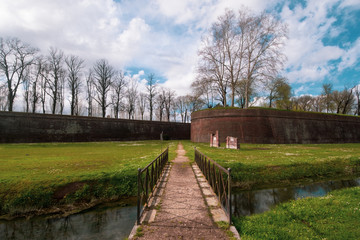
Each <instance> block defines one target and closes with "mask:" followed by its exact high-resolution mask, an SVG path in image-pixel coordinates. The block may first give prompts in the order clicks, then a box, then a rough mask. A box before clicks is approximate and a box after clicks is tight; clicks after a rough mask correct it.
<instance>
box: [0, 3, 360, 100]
mask: <svg viewBox="0 0 360 240" xmlns="http://www.w3.org/2000/svg"><path fill="white" fill-rule="evenodd" d="M242 6H247V7H248V8H250V9H252V10H253V11H255V12H261V11H264V10H265V11H267V12H271V13H273V14H275V15H276V16H278V17H279V18H280V19H281V20H282V21H283V22H285V23H286V24H287V25H288V28H289V39H288V41H287V45H286V48H285V49H284V51H285V54H286V55H287V58H288V61H287V63H286V66H285V69H284V73H283V75H285V76H286V77H287V78H288V79H289V81H290V83H291V85H292V87H293V90H294V93H295V94H296V95H301V94H314V95H315V94H320V93H321V85H322V84H323V83H332V84H333V85H334V88H335V89H343V88H344V87H352V86H354V85H356V84H359V82H360V24H359V22H360V0H321V1H320V0H309V1H289V0H288V1H286V0H285V1H284V0H282V1H280V0H251V1H249V0H203V1H197V0H152V1H151V0H120V1H114V0H76V1H74V0H51V1H49V0H31V1H29V0H0V36H1V37H8V36H11V37H18V38H20V39H21V40H23V41H24V42H28V43H30V44H32V45H33V46H36V47H38V48H40V49H41V51H42V52H43V53H47V51H48V49H49V48H50V46H53V47H57V48H59V49H62V50H63V51H64V52H65V53H66V54H75V55H78V56H81V57H82V58H84V59H86V62H87V65H88V66H89V67H90V66H92V64H93V63H94V62H95V61H96V60H97V59H100V58H106V59H108V60H109V62H110V63H111V64H112V65H113V66H114V67H116V68H118V69H124V70H125V71H127V72H128V73H131V74H132V75H133V74H136V76H137V77H138V79H140V80H141V79H143V78H145V77H146V75H147V74H149V73H155V74H156V75H157V76H158V77H159V79H160V80H161V82H162V84H163V85H164V86H166V87H169V88H172V89H174V90H176V91H177V93H178V95H182V94H186V93H189V92H190V84H191V82H192V81H193V80H194V77H195V69H196V64H197V50H198V48H199V46H200V39H201V36H202V35H203V34H204V32H205V31H206V30H207V28H208V27H209V26H210V25H211V23H213V22H214V21H216V19H217V17H218V16H219V15H221V14H223V13H224V11H225V9H226V8H228V9H234V10H237V9H239V8H241V7H242Z"/></svg>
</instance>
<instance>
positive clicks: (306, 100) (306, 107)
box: [297, 95, 313, 112]
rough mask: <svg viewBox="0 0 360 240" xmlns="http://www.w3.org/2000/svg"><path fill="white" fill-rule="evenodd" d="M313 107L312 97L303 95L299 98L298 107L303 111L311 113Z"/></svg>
mask: <svg viewBox="0 0 360 240" xmlns="http://www.w3.org/2000/svg"><path fill="white" fill-rule="evenodd" d="M312 105H313V97H312V96H310V95H303V96H300V97H298V98H297V107H298V109H299V110H301V111H305V112H309V111H311V108H312Z"/></svg>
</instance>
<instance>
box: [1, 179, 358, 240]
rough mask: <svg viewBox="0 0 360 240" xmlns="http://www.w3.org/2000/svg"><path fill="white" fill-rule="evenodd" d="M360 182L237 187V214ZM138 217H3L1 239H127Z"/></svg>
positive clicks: (96, 212) (123, 212)
mask: <svg viewBox="0 0 360 240" xmlns="http://www.w3.org/2000/svg"><path fill="white" fill-rule="evenodd" d="M354 186H360V178H357V179H353V180H337V181H328V182H320V183H313V184H308V185H302V186H296V187H286V188H271V189H262V190H249V191H236V190H235V191H233V194H232V210H233V215H234V216H248V215H252V214H257V213H262V212H265V211H268V210H270V209H271V208H272V207H273V206H275V205H277V204H279V203H282V202H287V201H290V200H296V199H300V198H305V197H320V196H324V195H326V194H327V193H328V192H330V191H333V190H336V189H341V188H347V187H354ZM135 221H136V206H128V207H121V206H117V207H98V208H96V209H93V210H91V211H86V212H82V213H78V214H74V215H70V216H68V217H64V218H48V217H44V216H43V217H34V218H31V219H28V220H27V219H24V218H20V219H15V220H12V221H0V239H2V240H5V239H46V240H48V239H69V240H71V239H124V238H126V237H128V236H129V234H130V231H131V229H132V227H133V225H134V223H135Z"/></svg>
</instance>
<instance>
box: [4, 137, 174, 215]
mask: <svg viewBox="0 0 360 240" xmlns="http://www.w3.org/2000/svg"><path fill="white" fill-rule="evenodd" d="M166 145H169V146H170V156H169V160H172V159H174V158H175V149H176V146H177V142H175V141H174V142H171V141H165V142H164V143H163V146H162V145H161V143H160V141H137V142H101V143H43V144H0V215H5V214H10V215H14V214H18V213H24V212H31V211H38V210H39V209H44V208H51V207H54V206H59V205H63V206H64V205H73V204H77V203H94V202H98V201H104V200H105V201H108V200H111V199H119V198H122V197H124V196H136V189H137V188H136V187H137V169H138V168H139V167H140V168H141V167H145V166H146V165H147V164H148V163H149V162H151V161H152V160H153V159H155V158H156V157H157V156H158V155H159V154H160V152H161V147H162V149H164V148H165V146H166Z"/></svg>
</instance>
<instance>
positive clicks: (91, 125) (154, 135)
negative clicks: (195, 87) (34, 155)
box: [0, 112, 190, 143]
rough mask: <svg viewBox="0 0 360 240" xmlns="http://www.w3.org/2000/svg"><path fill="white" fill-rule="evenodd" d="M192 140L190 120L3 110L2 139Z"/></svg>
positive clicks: (39, 140) (0, 139)
mask: <svg viewBox="0 0 360 240" xmlns="http://www.w3.org/2000/svg"><path fill="white" fill-rule="evenodd" d="M162 131H163V136H164V139H166V138H168V139H190V124H189V123H174V122H158V121H140V120H126V119H112V118H97V117H74V116H65V115H50V114H31V113H16V112H0V142H1V143H25V142H28V143H29V142H88V141H128V140H154V139H160V133H161V132H162Z"/></svg>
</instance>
